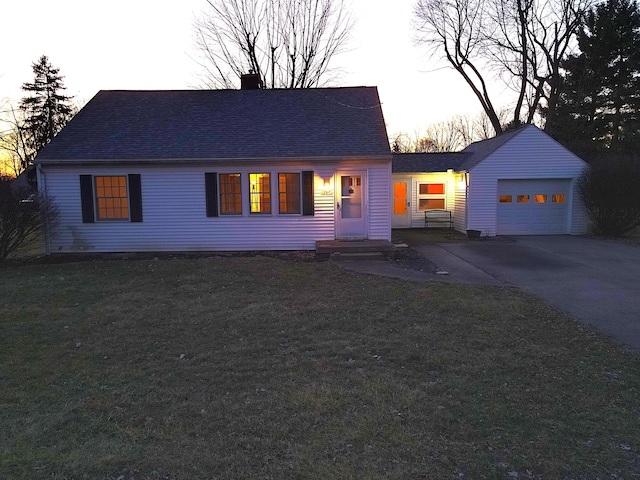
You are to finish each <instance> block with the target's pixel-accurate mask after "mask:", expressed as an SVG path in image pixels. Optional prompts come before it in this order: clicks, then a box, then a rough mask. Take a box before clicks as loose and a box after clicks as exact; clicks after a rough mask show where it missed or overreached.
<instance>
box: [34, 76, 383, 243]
mask: <svg viewBox="0 0 640 480" xmlns="http://www.w3.org/2000/svg"><path fill="white" fill-rule="evenodd" d="M243 80H244V79H243ZM256 86H257V85H253V87H254V88H251V85H250V83H244V82H243V88H242V89H240V90H216V91H206V90H193V91H101V92H99V93H98V94H97V95H96V96H95V97H94V98H93V99H92V100H91V101H90V102H89V103H88V104H87V105H86V106H85V107H84V108H83V109H82V110H81V111H80V112H79V113H78V114H77V115H76V116H75V117H74V118H73V119H72V120H71V122H69V124H68V125H67V126H66V127H65V128H64V129H63V130H62V131H61V132H60V133H59V134H58V136H56V137H55V138H54V140H53V141H52V142H51V143H50V144H49V145H47V147H45V148H44V149H43V150H42V151H41V152H40V153H39V155H38V156H37V158H36V161H35V164H36V168H37V177H38V186H39V189H40V190H41V191H42V192H44V193H45V194H46V195H48V196H49V197H51V198H53V201H54V202H55V204H56V205H57V206H58V209H59V212H60V214H59V221H58V225H57V227H56V229H55V230H53V229H51V230H50V231H48V232H47V235H46V244H47V249H48V252H50V253H58V252H61V253H63V252H78V251H83V252H130V251H232V250H233V251H238V250H297V249H307V250H311V249H314V248H315V242H316V241H318V240H333V239H372V240H383V241H387V242H388V241H389V240H390V239H391V212H390V204H389V195H390V185H391V158H392V157H391V152H390V149H389V143H388V138H387V132H386V128H385V123H384V118H383V115H382V109H381V106H380V100H379V97H378V92H377V89H376V88H375V87H353V88H326V89H324V88H323V89H306V90H302V89H295V90H294V89H290V90H263V89H256V88H255V87H256Z"/></svg>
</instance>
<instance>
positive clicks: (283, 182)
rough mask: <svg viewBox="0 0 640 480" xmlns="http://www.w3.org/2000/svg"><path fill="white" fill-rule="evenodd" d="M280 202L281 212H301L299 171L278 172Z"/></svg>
mask: <svg viewBox="0 0 640 480" xmlns="http://www.w3.org/2000/svg"><path fill="white" fill-rule="evenodd" d="M278 204H279V205H280V207H279V208H280V213H285V214H291V213H301V207H300V174H299V173H279V174H278Z"/></svg>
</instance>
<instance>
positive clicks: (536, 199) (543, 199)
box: [533, 195, 547, 203]
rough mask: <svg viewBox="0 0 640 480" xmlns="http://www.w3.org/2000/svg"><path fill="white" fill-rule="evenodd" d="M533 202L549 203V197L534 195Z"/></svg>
mask: <svg viewBox="0 0 640 480" xmlns="http://www.w3.org/2000/svg"><path fill="white" fill-rule="evenodd" d="M533 201H534V202H535V203H547V196H546V195H534V196H533Z"/></svg>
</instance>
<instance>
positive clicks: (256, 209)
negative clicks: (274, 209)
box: [249, 173, 271, 213]
mask: <svg viewBox="0 0 640 480" xmlns="http://www.w3.org/2000/svg"><path fill="white" fill-rule="evenodd" d="M249 187H250V189H249V197H250V199H251V213H271V175H270V174H268V173H250V174H249Z"/></svg>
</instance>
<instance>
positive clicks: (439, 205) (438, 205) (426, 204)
mask: <svg viewBox="0 0 640 480" xmlns="http://www.w3.org/2000/svg"><path fill="white" fill-rule="evenodd" d="M418 208H419V209H420V210H444V198H421V199H419V200H418Z"/></svg>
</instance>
